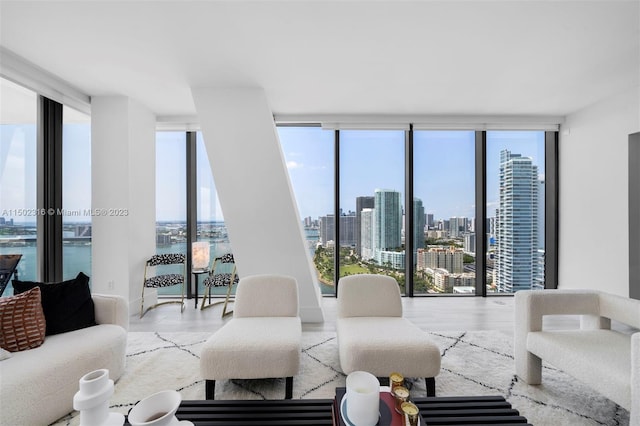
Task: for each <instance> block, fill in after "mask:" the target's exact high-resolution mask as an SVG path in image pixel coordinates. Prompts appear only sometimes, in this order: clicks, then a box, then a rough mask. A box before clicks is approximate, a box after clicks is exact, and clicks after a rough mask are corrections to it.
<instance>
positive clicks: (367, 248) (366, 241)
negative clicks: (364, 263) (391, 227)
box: [360, 208, 374, 260]
mask: <svg viewBox="0 0 640 426" xmlns="http://www.w3.org/2000/svg"><path fill="white" fill-rule="evenodd" d="M373 229H374V228H373V209H369V208H364V209H362V211H361V212H360V250H361V254H360V255H361V256H362V259H364V260H369V259H373V257H374V251H373V241H374V237H373Z"/></svg>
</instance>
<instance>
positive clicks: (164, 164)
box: [155, 132, 187, 295]
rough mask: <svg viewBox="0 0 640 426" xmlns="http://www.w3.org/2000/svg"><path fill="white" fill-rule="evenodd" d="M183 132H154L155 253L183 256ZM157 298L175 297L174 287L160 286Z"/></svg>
mask: <svg viewBox="0 0 640 426" xmlns="http://www.w3.org/2000/svg"><path fill="white" fill-rule="evenodd" d="M186 151H187V150H186V134H185V132H157V133H156V189H155V191H156V252H157V253H158V254H165V253H182V254H185V255H186V253H187V235H186V233H187V207H186V200H187V186H186V179H187V178H186V175H187V172H186V167H187V163H186ZM158 294H160V295H179V294H180V288H179V287H178V286H171V287H161V288H159V289H158Z"/></svg>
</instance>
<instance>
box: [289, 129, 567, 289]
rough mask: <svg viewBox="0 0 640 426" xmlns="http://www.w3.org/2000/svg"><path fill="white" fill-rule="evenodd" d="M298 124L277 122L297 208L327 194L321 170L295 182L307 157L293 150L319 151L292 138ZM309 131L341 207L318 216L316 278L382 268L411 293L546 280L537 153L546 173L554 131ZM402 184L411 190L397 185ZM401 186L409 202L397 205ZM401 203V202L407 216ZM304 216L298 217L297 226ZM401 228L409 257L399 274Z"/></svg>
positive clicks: (536, 284) (546, 193) (550, 191)
mask: <svg viewBox="0 0 640 426" xmlns="http://www.w3.org/2000/svg"><path fill="white" fill-rule="evenodd" d="M302 129H304V127H294V128H289V127H281V128H279V134H280V138H281V143H282V146H283V151H284V152H285V157H286V161H287V163H288V168H289V175H290V177H291V181H292V185H293V187H294V192H295V196H296V199H297V200H298V207H299V210H300V211H304V210H305V207H303V206H304V205H305V204H307V203H311V202H310V201H304V202H302V201H301V200H303V199H307V200H309V199H313V198H314V197H316V198H320V199H322V197H324V196H327V197H328V192H329V191H328V190H327V188H329V181H330V177H329V172H327V174H326V176H325V177H324V179H325V181H324V186H323V187H322V188H323V189H322V190H320V187H319V186H318V187H312V186H305V175H304V174H303V173H301V170H303V169H304V168H305V167H303V165H306V164H311V162H310V161H309V160H304V161H303V160H302V158H303V157H301V156H300V155H301V153H304V150H305V149H309V151H308V153H307V155H309V154H311V155H313V158H314V159H316V157H319V154H318V153H317V152H314V151H313V150H312V149H311V148H308V147H310V146H311V144H310V143H309V142H306V141H305V138H302V137H297V138H296V135H299V134H303V130H302ZM310 129H314V130H313V131H309V132H311V133H312V132H316V133H317V134H323V135H324V138H325V139H326V142H323V144H322V146H324V147H325V152H324V154H323V155H324V156H325V157H328V156H329V155H330V152H331V149H329V147H330V146H331V142H332V141H333V143H334V146H336V147H338V152H334V153H333V154H334V164H336V167H337V173H334V175H335V176H336V178H335V179H336V180H337V182H338V184H337V185H335V186H334V188H336V191H337V192H336V193H334V194H333V196H334V199H335V198H336V197H337V196H339V203H338V206H337V209H336V208H335V207H334V210H333V211H331V210H330V209H329V208H326V210H327V212H326V213H325V214H321V215H320V216H318V218H317V230H318V231H317V232H318V236H317V242H316V243H315V244H316V247H317V249H316V250H315V256H314V260H315V261H314V263H315V265H316V268H317V269H318V271H319V273H320V274H322V273H323V271H324V273H325V275H326V277H325V278H324V279H325V281H329V280H330V279H331V277H332V276H333V277H334V280H335V279H338V278H339V277H342V276H345V275H350V274H357V273H365V272H370V273H383V274H388V275H391V276H393V277H394V278H396V279H397V280H398V283H399V284H400V286H401V290H402V291H403V292H405V293H406V294H410V295H436V294H455V295H474V294H475V295H485V294H489V295H491V294H510V293H513V292H515V291H518V290H520V289H525V288H532V289H540V288H545V287H547V288H553V287H554V284H553V283H548V282H546V280H545V271H548V270H549V265H548V264H547V262H545V257H546V256H545V238H547V239H549V238H550V236H549V234H547V235H546V236H545V223H546V222H548V221H555V220H556V217H557V212H555V213H554V212H551V213H552V214H551V215H549V209H548V208H546V207H545V199H553V197H554V194H555V191H556V188H555V186H554V185H552V186H550V187H548V188H546V185H545V156H546V158H547V160H546V161H547V162H552V163H554V169H552V170H556V168H557V166H556V165H555V164H556V162H557V157H556V156H555V154H554V155H551V156H549V153H550V150H555V149H557V132H556V131H555V130H551V131H543V130H539V131H515V130H509V131H507V130H500V131H484V130H483V131H472V130H446V131H445V130H415V131H414V130H413V129H411V130H408V131H380V130H376V131H373V130H371V131H366V130H340V131H326V130H325V131H323V130H320V128H319V127H315V128H314V127H310ZM297 132H300V133H297ZM553 135H555V137H554V136H553ZM294 141H296V142H294ZM407 148H408V149H407ZM409 153H410V154H409ZM296 156H299V157H296ZM326 162H327V161H325V163H326ZM325 167H326V166H325ZM326 168H327V169H328V167H326ZM405 179H406V180H405ZM554 180H555V182H556V183H557V180H556V179H554ZM407 182H410V183H411V186H410V187H407V188H405V184H406V185H409V184H408V183H407ZM405 191H406V193H407V194H411V196H412V197H413V198H412V200H411V201H407V200H405ZM325 194H326V195H325ZM336 194H338V195H336ZM478 200H483V201H482V202H478ZM405 203H411V220H410V221H408V220H407V218H408V217H407V210H406V209H405V208H404V204H405ZM485 204H486V205H485ZM478 206H485V208H480V209H479V208H478ZM336 217H338V220H337V221H336ZM314 219H315V216H307V215H305V214H302V215H301V220H303V221H304V223H305V224H314V223H315V222H314ZM407 224H409V225H407ZM336 226H337V227H338V234H339V238H338V241H339V243H338V244H336V241H335V240H336V238H335V235H336ZM546 226H548V224H547V225H546ZM554 227H556V225H555V224H554ZM409 228H410V229H409ZM408 233H410V234H408ZM408 235H410V236H412V238H410V239H409V242H410V244H411V248H412V251H413V257H412V259H409V260H408V261H409V262H411V263H409V265H408V266H407V268H412V270H411V271H409V273H410V276H409V277H408V279H405V264H406V262H407V259H406V257H405V249H406V247H407V246H406V243H407V236H408ZM555 240H556V238H555V237H553V236H551V240H550V241H555ZM478 247H479V248H480V249H478ZM478 250H480V251H481V252H482V254H479V253H478ZM336 268H337V270H338V272H337V273H336V271H335V269H336ZM553 268H557V262H555V263H554V265H553ZM553 268H552V269H553ZM331 290H333V289H332V288H327V291H323V293H325V294H332V291H331Z"/></svg>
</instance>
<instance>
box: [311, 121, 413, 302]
mask: <svg viewBox="0 0 640 426" xmlns="http://www.w3.org/2000/svg"><path fill="white" fill-rule="evenodd" d="M404 173H405V171H404V132H403V131H396V130H377V131H368V130H348V131H341V132H340V212H341V213H340V218H339V220H340V236H339V241H340V244H338V249H339V254H340V277H344V276H346V275H353V274H362V273H376V274H385V275H389V276H392V277H393V278H395V279H396V280H397V281H398V284H399V285H400V288H401V291H402V292H403V293H404V292H405V276H404V265H405V263H404V204H403V200H404V195H403V193H404ZM334 219H335V218H334V217H333V215H327V216H325V217H323V218H321V220H320V222H321V223H320V227H321V236H320V238H321V240H322V239H323V233H322V229H323V222H324V221H326V223H327V224H326V226H324V228H326V229H330V228H331V227H332V226H333V223H334ZM330 235H332V234H331V233H329V232H327V237H326V238H327V239H328V238H332V237H330ZM327 243H328V244H329V245H330V246H332V245H335V244H334V241H327Z"/></svg>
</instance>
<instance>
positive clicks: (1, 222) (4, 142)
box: [0, 78, 38, 296]
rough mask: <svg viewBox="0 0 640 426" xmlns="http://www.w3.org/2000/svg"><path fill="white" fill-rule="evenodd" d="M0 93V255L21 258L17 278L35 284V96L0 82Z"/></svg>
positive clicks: (17, 87)
mask: <svg viewBox="0 0 640 426" xmlns="http://www.w3.org/2000/svg"><path fill="white" fill-rule="evenodd" d="M0 91H1V92H2V96H0V119H1V120H2V121H1V122H0V254H20V255H22V258H21V260H20V262H19V263H18V276H19V277H20V279H23V280H35V279H36V278H37V262H38V259H37V249H36V239H37V229H36V219H37V210H36V185H37V183H36V170H37V146H36V144H37V124H36V123H37V111H38V109H37V102H38V96H37V94H36V93H35V92H32V91H31V90H27V89H25V88H23V87H22V86H19V85H17V84H14V83H12V82H10V81H8V80H6V79H2V78H0ZM10 294H13V289H12V287H11V283H9V284H8V286H7V288H6V289H5V291H4V293H3V295H4V296H7V295H10Z"/></svg>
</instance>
